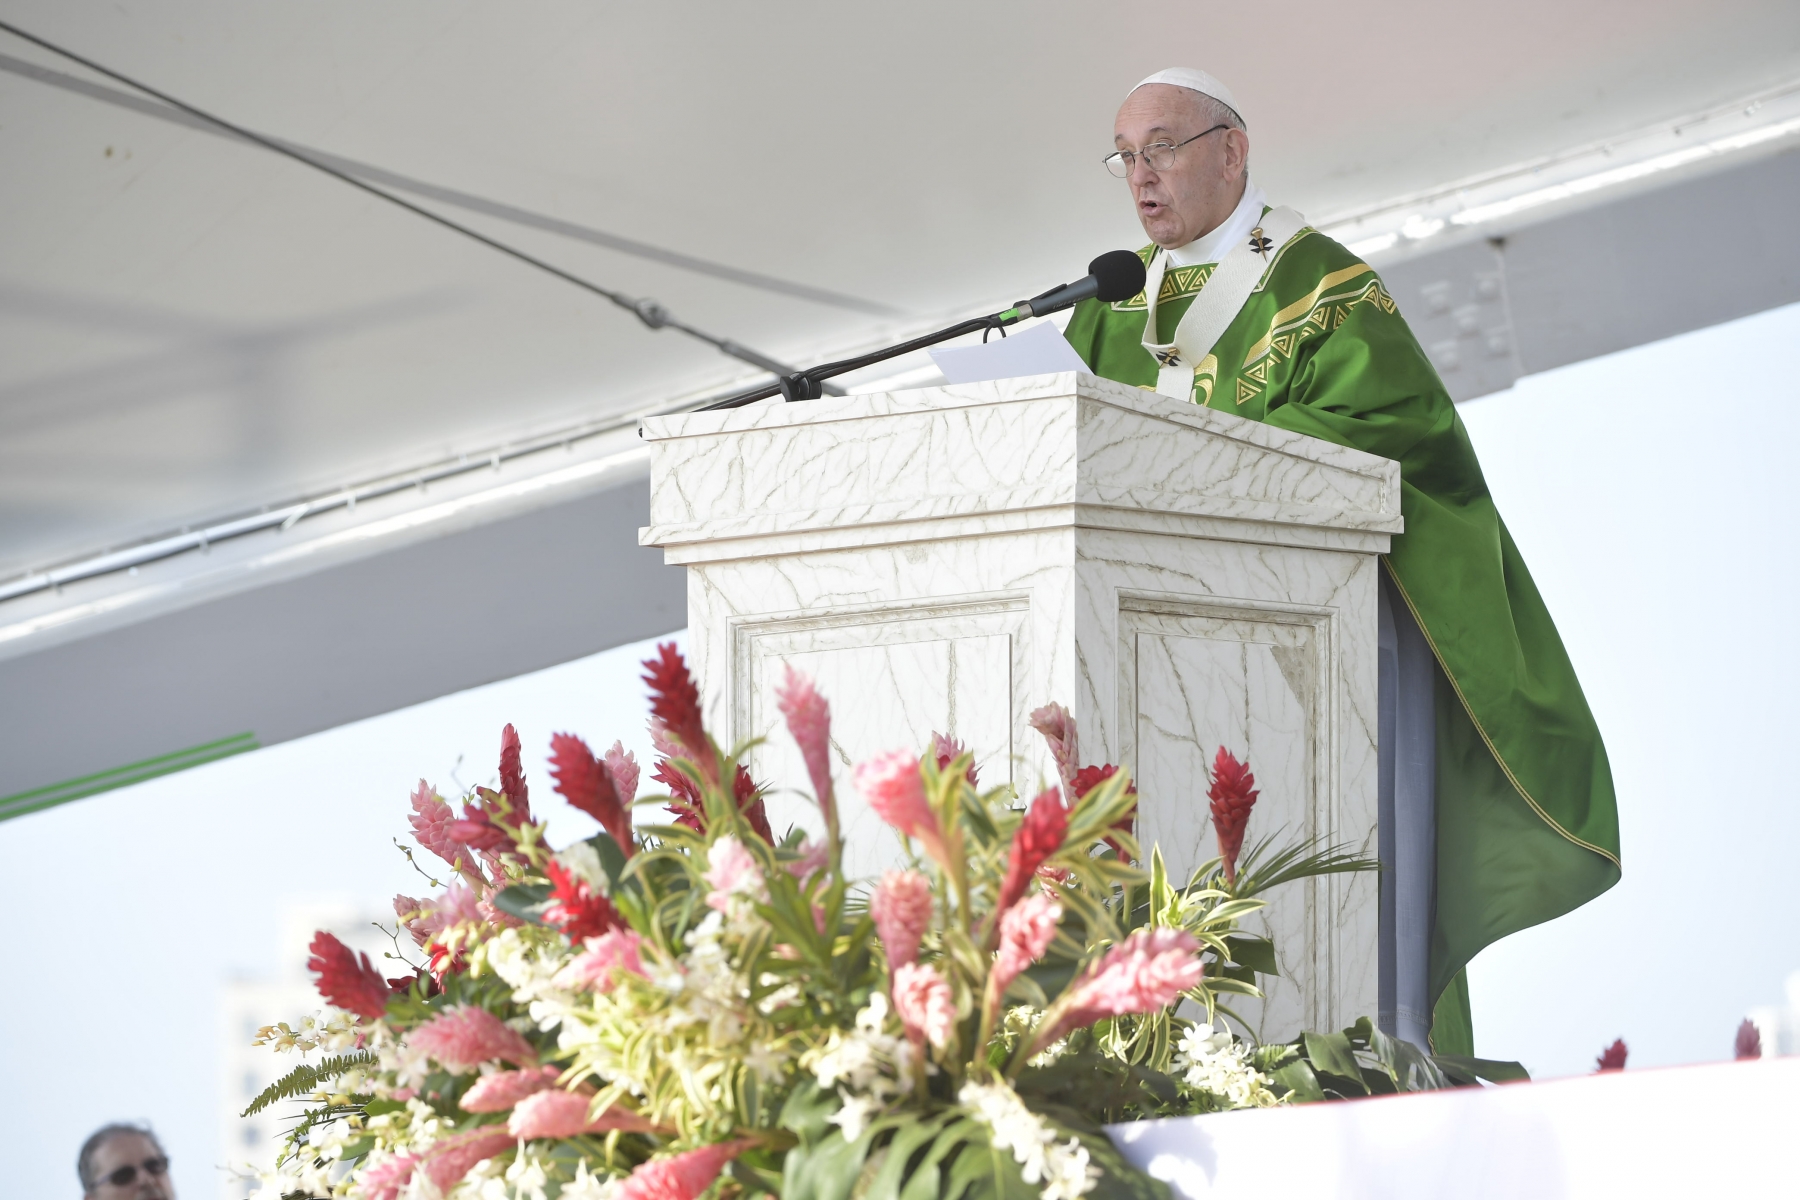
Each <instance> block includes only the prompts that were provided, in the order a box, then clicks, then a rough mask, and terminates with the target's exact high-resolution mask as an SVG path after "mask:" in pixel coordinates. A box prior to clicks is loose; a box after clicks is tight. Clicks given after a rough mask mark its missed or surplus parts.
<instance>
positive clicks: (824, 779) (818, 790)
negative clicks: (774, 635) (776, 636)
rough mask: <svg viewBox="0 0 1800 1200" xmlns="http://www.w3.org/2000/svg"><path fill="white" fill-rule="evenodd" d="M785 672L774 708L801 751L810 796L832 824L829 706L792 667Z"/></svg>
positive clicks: (785, 668) (816, 690) (776, 694)
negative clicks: (814, 798)
mask: <svg viewBox="0 0 1800 1200" xmlns="http://www.w3.org/2000/svg"><path fill="white" fill-rule="evenodd" d="M784 670H785V672H786V674H785V675H784V676H783V678H782V682H781V685H780V686H779V687H777V688H776V689H775V706H776V707H777V708H779V709H780V710H781V717H782V720H784V721H786V722H787V727H788V732H789V733H791V734H792V735H793V736H794V741H795V742H796V743H797V744H798V745H799V747H800V757H801V758H802V759H804V760H805V762H806V774H807V776H808V777H809V778H810V779H811V780H812V786H813V795H815V796H817V797H818V798H819V811H820V812H822V813H824V814H825V819H826V820H827V821H833V820H835V819H836V813H835V809H834V805H835V804H836V801H835V800H834V799H833V797H832V792H831V705H830V704H828V703H826V701H825V697H823V696H821V695H819V689H818V688H816V687H814V686H813V681H812V680H810V679H808V678H807V677H806V676H804V675H802V674H801V673H800V672H798V671H796V670H794V668H793V667H792V666H784Z"/></svg>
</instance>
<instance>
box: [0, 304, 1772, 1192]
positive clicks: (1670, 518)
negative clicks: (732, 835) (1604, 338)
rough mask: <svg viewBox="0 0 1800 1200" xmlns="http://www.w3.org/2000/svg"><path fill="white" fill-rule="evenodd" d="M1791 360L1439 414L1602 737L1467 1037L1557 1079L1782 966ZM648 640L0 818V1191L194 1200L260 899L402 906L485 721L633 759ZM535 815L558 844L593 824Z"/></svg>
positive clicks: (1691, 1044)
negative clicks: (415, 793) (102, 1162)
mask: <svg viewBox="0 0 1800 1200" xmlns="http://www.w3.org/2000/svg"><path fill="white" fill-rule="evenodd" d="M1796 345H1800V305H1796V306H1790V307H1788V308H1785V309H1778V310H1775V311H1772V312H1768V313H1763V314H1760V315H1758V316H1755V317H1751V318H1747V319H1745V320H1742V321H1738V322H1734V323H1731V324H1729V325H1724V326H1719V327H1716V328H1713V329H1709V330H1703V331H1700V332H1698V333H1694V334H1689V335H1685V336H1683V337H1679V338H1675V339H1671V340H1669V341H1666V342H1661V343H1657V344H1654V345H1650V346H1644V347H1639V348H1637V349H1634V350H1631V351H1627V352H1624V353H1622V354H1617V355H1613V356H1610V357H1608V358H1604V359H1597V360H1593V361H1590V362H1586V363H1581V364H1577V365H1575V366H1572V367H1567V368H1564V369H1561V370H1558V371H1554V372H1549V373H1547V374H1544V375H1540V376H1535V377H1532V378H1528V379H1524V380H1521V381H1520V382H1519V384H1518V385H1517V386H1516V387H1515V388H1513V389H1512V390H1511V391H1510V392H1507V393H1504V394H1501V395H1499V396H1495V397H1491V398H1488V399H1485V400H1480V401H1476V402H1474V403H1472V404H1468V405H1464V406H1463V409H1462V412H1463V416H1464V419H1465V420H1466V421H1467V422H1468V425H1469V427H1470V430H1471V431H1472V433H1473V436H1474V438H1475V443H1476V447H1477V449H1478V450H1479V452H1480V454H1481V458H1482V462H1483V464H1484V467H1485V470H1486V472H1487V475H1488V480H1489V483H1490V484H1491V486H1492V487H1493V490H1494V492H1495V495H1496V496H1497V498H1498V500H1499V503H1500V508H1501V512H1502V513H1503V514H1504V516H1505V518H1506V520H1507V523H1508V524H1509V526H1510V527H1511V529H1512V531H1513V534H1514V536H1515V537H1516V539H1517V540H1518V543H1519V545H1520V547H1521V549H1522V550H1523V552H1524V554H1525V556H1526V559H1527V561H1528V562H1529V563H1530V565H1531V568H1532V571H1533V574H1534V575H1535V577H1536V579H1537V582H1538V585H1539V587H1540V588H1541V589H1542V590H1543V593H1544V595H1545V597H1546V599H1547V601H1548V602H1549V604H1550V607H1551V611H1552V612H1553V613H1554V614H1555V616H1556V619H1557V623H1558V625H1559V627H1560V628H1561V630H1562V633H1563V636H1564V639H1565V641H1566V642H1567V644H1568V646H1569V649H1570V652H1571V654H1572V655H1573V657H1574V659H1575V664H1576V667H1577V669H1578V670H1579V671H1580V673H1581V678H1582V681H1583V684H1584V686H1585V688H1586V690H1587V694H1588V698H1589V700H1590V702H1591V703H1592V705H1593V707H1594V710H1595V713H1596V715H1597V716H1598V718H1599V721H1600V725H1601V728H1602V730H1603V731H1604V733H1605V735H1606V739H1607V745H1608V749H1609V751H1610V753H1611V757H1612V762H1613V768H1614V772H1615V776H1616V779H1617V783H1618V788H1619V796H1620V812H1621V821H1622V823H1623V828H1624V832H1623V838H1624V859H1625V878H1624V882H1623V883H1621V884H1620V885H1619V886H1618V887H1617V888H1615V889H1614V890H1613V891H1612V892H1610V893H1608V894H1607V895H1606V896H1604V897H1602V898H1601V899H1600V900H1598V901H1596V902H1595V903H1593V904H1591V905H1589V906H1588V907H1587V908H1585V909H1583V910H1581V911H1580V912H1578V913H1576V914H1574V915H1572V916H1570V917H1567V918H1564V919H1562V920H1560V921H1556V922H1552V923H1551V924H1549V925H1546V926H1543V927H1541V928H1539V929H1536V930H1531V931H1528V932H1526V933H1524V934H1521V935H1518V936H1516V937H1514V938H1512V939H1509V940H1508V941H1506V942H1504V943H1502V944H1501V945H1499V946H1497V947H1494V948H1493V949H1491V950H1489V951H1488V952H1487V953H1485V954H1483V955H1482V956H1481V957H1480V958H1479V959H1478V960H1477V961H1476V963H1475V965H1474V967H1473V968H1472V971H1471V974H1472V980H1473V990H1474V997H1475V1029H1476V1041H1477V1049H1478V1051H1479V1052H1480V1053H1483V1054H1486V1055H1491V1056H1496V1057H1506V1058H1519V1059H1522V1060H1523V1061H1524V1062H1525V1063H1526V1064H1527V1065H1528V1066H1529V1067H1531V1068H1532V1069H1533V1071H1534V1072H1536V1073H1538V1074H1540V1075H1558V1074H1570V1073H1575V1072H1580V1071H1583V1070H1586V1069H1587V1068H1588V1066H1589V1065H1590V1064H1591V1061H1592V1058H1593V1056H1594V1055H1595V1054H1596V1053H1597V1052H1598V1051H1599V1049H1600V1048H1601V1046H1603V1045H1604V1044H1606V1043H1607V1042H1610V1041H1611V1040H1612V1039H1613V1038H1614V1037H1619V1036H1623V1037H1624V1038H1625V1039H1626V1040H1627V1042H1629V1043H1630V1045H1631V1048H1632V1064H1633V1065H1634V1066H1638V1065H1656V1064H1666V1063H1680V1062H1696V1061H1706V1060H1714V1059H1721V1058H1724V1057H1727V1056H1728V1055H1729V1053H1730V1047H1731V1038H1732V1033H1733V1030H1734V1029H1735V1027H1736V1025H1737V1022H1738V1021H1739V1020H1740V1019H1741V1018H1742V1017H1743V1015H1744V1013H1745V1011H1746V1010H1747V1009H1749V1008H1751V1007H1753V1006H1756V1005H1760V1004H1770V1003H1775V1002H1776V1001H1777V1000H1778V999H1779V998H1780V996H1781V995H1782V981H1783V979H1784V977H1785V976H1786V975H1787V973H1788V972H1789V971H1791V970H1793V969H1795V968H1800V889H1796V888H1795V887H1794V886H1793V885H1792V882H1791V880H1792V868H1791V865H1790V861H1789V859H1790V854H1791V851H1790V849H1789V848H1790V847H1793V846H1795V845H1800V804H1796V799H1797V798H1800V797H1797V796H1796V792H1797V791H1800V786H1797V785H1796V782H1795V779H1794V775H1793V768H1792V761H1791V755H1790V754H1789V753H1788V749H1787V748H1788V746H1789V745H1790V744H1791V743H1790V742H1789V741H1788V739H1789V738H1790V737H1792V736H1793V735H1792V734H1791V732H1790V729H1791V727H1792V726H1793V725H1794V724H1795V723H1796V718H1797V717H1800V701H1796V700H1795V698H1794V689H1793V687H1792V684H1791V681H1792V680H1793V679H1795V678H1797V677H1800V623H1796V622H1795V621H1794V620H1793V619H1792V617H1793V613H1794V610H1795V603H1794V595H1795V590H1796V585H1797V584H1800V579H1797V578H1796V569H1795V566H1794V563H1795V560H1796V550H1797V549H1800V545H1797V543H1800V535H1796V533H1795V531H1794V521H1793V518H1792V516H1791V515H1790V514H1791V510H1792V509H1793V508H1794V504H1793V500H1794V492H1795V486H1794V483H1793V481H1794V480H1795V479H1796V478H1800V472H1797V471H1796V470H1795V469H1794V467H1793V465H1792V463H1791V462H1790V461H1789V459H1790V456H1791V455H1792V454H1793V453H1794V452H1795V448H1796V447H1800V378H1797V377H1796V375H1795V374H1794V373H1793V371H1792V366H1791V361H1790V356H1791V348H1792V347H1794V346H1796ZM647 648H648V645H647V644H645V645H640V646H629V647H621V648H620V649H618V650H614V651H609V652H608V653H606V654H602V655H597V656H595V657H593V658H589V659H584V660H581V661H579V662H574V663H569V664H565V665H563V666H560V667H556V668H552V669H551V670H547V671H541V672H538V673H536V674H534V675H529V676H524V677H521V678H518V679H513V680H508V681H505V682H502V683H497V684H493V685H490V686H488V687H484V688H478V689H475V690H473V691H469V692H465V693H461V694H458V695H455V696H448V697H445V698H443V699H440V700H436V701H432V702H430V703H428V704H423V705H419V706H417V707H414V708H411V709H406V710H403V711H400V712H396V713H390V714H387V715H385V716H381V717H377V718H373V719H371V720H368V721H363V722H359V723H357V724H355V725H349V726H345V727H343V728H340V729H336V730H332V731H329V732H327V733H322V734H318V735H316V736H313V737H310V738H306V739H303V740H300V741H296V742H291V743H287V744H285V745H281V746H274V747H271V748H269V749H266V750H261V751H257V752H256V753H253V754H249V755H244V756H242V757H239V758H234V759H229V760H226V761H224V762H220V763H215V764H212V765H209V766H206V767H202V768H198V769H196V770H193V771H189V772H186V773H184V774H181V775H176V776H170V777H167V778H163V779H158V780H152V781H150V782H148V783H145V784H141V785H138V786H137V787H133V788H128V789H124V790H120V791H116V792H112V793H109V794H106V795H103V796H98V797H94V798H92V799H88V800H83V801H80V802H77V803H74V804H70V805H66V806H64V807H62V808H58V809H54V810H51V811H49V812H44V813H38V814H34V815H32V816H29V817H24V818H20V819H17V820H14V821H10V822H6V823H3V824H0V861H4V862H5V863H6V864H7V866H6V870H5V871H4V873H0V897H4V899H5V900H6V902H7V903H6V911H8V912H9V913H11V914H12V921H11V922H10V924H9V928H8V931H7V934H6V961H7V970H6V981H7V984H6V986H5V987H0V1064H3V1070H4V1076H3V1077H4V1079H5V1081H6V1085H7V1086H5V1087H3V1088H0V1145H3V1146H4V1147H5V1148H6V1150H7V1151H8V1153H7V1155H6V1158H7V1169H8V1176H9V1179H10V1180H11V1181H12V1183H11V1185H9V1189H8V1190H9V1192H10V1191H11V1189H12V1187H16V1188H17V1189H18V1191H17V1194H18V1195H21V1196H42V1197H52V1196H55V1195H57V1194H59V1193H61V1194H69V1195H73V1194H74V1188H75V1183H74V1178H73V1161H74V1155H75V1150H76V1148H77V1146H78V1145H79V1143H80V1141H81V1138H82V1137H83V1136H84V1135H85V1134H86V1133H87V1131H88V1130H90V1129H92V1128H93V1127H94V1126H96V1125H98V1124H100V1123H102V1122H104V1121H106V1120H113V1119H118V1118H122V1117H123V1118H148V1119H150V1120H151V1121H153V1122H154V1123H155V1124H156V1126H157V1127H158V1129H159V1130H160V1131H161V1132H162V1133H163V1135H164V1138H165V1140H166V1141H167V1143H168V1145H169V1149H170V1151H171V1153H172V1155H173V1156H174V1158H175V1160H176V1181H177V1185H178V1187H179V1189H180V1194H181V1195H183V1196H184V1197H186V1198H187V1200H212V1197H214V1196H215V1195H216V1194H217V1187H218V1185H217V1177H216V1175H215V1173H214V1170H213V1164H214V1163H216V1162H218V1161H220V1160H221V1159H222V1158H223V1157H224V1155H225V1154H226V1153H227V1151H226V1150H225V1149H224V1148H223V1147H220V1146H218V1145H216V1137H215V1129H216V1124H217V1114H216V1105H217V1103H218V1101H217V1085H218V1080H217V1075H218V1067H217V1061H218V1060H217V1049H216V1047H217V1045H218V1044H219V1038H220V1036H221V1034H220V1031H219V1030H218V1029H217V1028H216V1023H215V1005H216V999H217V995H218V992H219V989H220V987H221V985H222V984H223V982H224V981H225V980H226V979H228V978H230V977H232V976H233V975H252V976H255V975H268V974H272V973H274V972H275V971H276V970H277V968H278V965H279V964H278V963H277V961H276V951H275V949H274V945H273V943H274V939H275V933H276V919H277V914H278V913H279V911H280V909H281V908H282V906H283V905H284V904H287V903H291V902H294V901H299V900H309V899H318V898H332V897H342V898H345V899H349V900H353V901H361V902H363V903H366V904H368V905H370V906H371V907H379V906H382V905H385V903H386V901H387V899H388V897H390V896H392V895H393V894H394V893H395V892H396V891H408V892H413V893H415V894H416V893H417V892H418V890H419V888H420V882H419V880H418V878H417V876H415V875H413V874H412V873H411V871H410V869H409V868H408V867H407V866H406V863H405V861H404V860H403V859H402V858H401V857H400V856H399V855H398V854H397V853H396V852H395V850H394V849H393V847H392V845H391V844H390V841H389V838H390V837H392V836H394V835H396V834H400V833H403V832H404V830H405V811H406V799H405V798H406V794H407V792H408V790H409V789H410V788H411V786H412V785H413V784H414V782H416V780H417V779H418V778H419V777H420V776H421V775H423V776H425V777H427V778H429V779H431V780H432V781H433V782H435V783H438V784H439V786H440V787H441V788H444V789H449V788H452V787H453V786H454V784H453V783H452V781H451V779H452V772H456V773H457V774H458V775H459V776H460V778H461V780H462V781H463V782H464V783H475V782H485V781H487V780H488V779H489V777H490V776H491V775H492V773H493V771H494V758H495V756H496V754H497V752H498V747H499V730H500V726H501V725H502V724H504V723H505V722H507V721H512V722H514V723H516V724H517V725H518V726H519V729H520V732H521V734H522V735H523V738H524V743H525V746H526V749H527V770H528V773H529V775H530V777H531V779H532V780H533V782H534V786H535V787H536V788H537V789H538V791H539V792H540V794H543V795H546V796H547V795H548V794H549V777H548V773H547V771H546V770H545V767H544V764H543V753H544V751H545V750H546V748H547V744H548V739H549V735H550V734H551V733H552V732H557V731H562V730H568V731H571V732H575V733H580V734H582V735H583V736H586V737H587V738H588V739H589V741H590V742H593V743H596V744H610V742H611V741H612V739H613V738H615V737H617V738H623V739H624V740H625V742H626V745H627V746H634V747H635V748H636V749H637V750H638V752H639V755H640V758H642V757H643V756H644V751H645V750H646V749H647V746H646V745H644V737H643V733H642V729H643V717H644V709H643V700H642V689H641V686H640V685H639V684H638V682H637V679H636V676H637V673H638V672H637V666H636V664H637V662H638V661H639V660H640V659H641V658H642V657H644V653H645V652H646V650H647ZM459 758H460V759H461V766H460V768H459V767H458V761H459ZM545 807H546V808H548V809H549V810H550V812H551V813H552V838H553V840H555V841H558V842H560V841H563V840H566V839H567V838H568V837H570V836H573V835H575V834H576V833H577V832H582V831H585V829H586V828H588V827H591V826H590V823H588V822H587V821H586V819H585V818H583V817H581V816H579V815H578V814H573V813H570V812H569V811H568V810H567V809H566V808H564V807H563V806H561V805H560V804H554V803H553V804H549V805H546V806H545ZM559 826H560V828H559ZM283 1015H297V1014H271V1017H272V1018H274V1017H279V1016H283Z"/></svg>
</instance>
